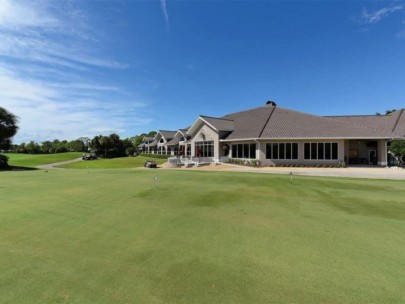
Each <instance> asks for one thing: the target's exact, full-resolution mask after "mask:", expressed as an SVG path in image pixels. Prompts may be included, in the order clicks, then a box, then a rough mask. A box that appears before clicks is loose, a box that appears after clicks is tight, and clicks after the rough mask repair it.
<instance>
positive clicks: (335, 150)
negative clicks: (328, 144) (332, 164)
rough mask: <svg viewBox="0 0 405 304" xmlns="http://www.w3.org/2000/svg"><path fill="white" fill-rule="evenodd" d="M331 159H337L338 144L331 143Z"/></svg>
mask: <svg viewBox="0 0 405 304" xmlns="http://www.w3.org/2000/svg"><path fill="white" fill-rule="evenodd" d="M332 159H338V144H337V143H332Z"/></svg>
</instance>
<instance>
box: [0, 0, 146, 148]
mask: <svg viewBox="0 0 405 304" xmlns="http://www.w3.org/2000/svg"><path fill="white" fill-rule="evenodd" d="M63 4H66V6H64V5H63ZM78 5H80V2H75V1H73V2H72V1H57V2H53V1H48V0H31V1H20V0H0V106H2V107H5V108H7V109H8V110H10V111H11V112H12V113H14V114H15V115H17V116H19V117H20V122H19V127H20V129H19V132H18V133H17V135H16V136H15V138H14V141H15V142H17V143H18V142H23V141H30V140H35V141H37V142H41V141H44V140H52V139H55V138H58V139H75V138H78V137H80V136H90V137H92V136H95V135H97V134H110V133H112V132H114V133H117V134H123V133H126V132H129V131H130V129H131V128H135V127H136V126H139V125H143V124H149V123H151V121H152V119H150V118H148V117H147V116H146V114H145V111H147V104H148V103H147V102H145V101H144V100H142V99H140V98H139V97H138V96H137V95H136V94H135V93H134V92H130V91H127V90H126V89H123V88H121V87H120V86H119V85H115V84H111V83H110V77H109V75H110V74H111V72H112V71H114V70H116V69H125V68H127V67H128V65H127V64H125V63H121V62H118V61H117V60H115V59H113V58H110V57H108V56H103V52H102V49H100V45H102V44H100V43H99V42H98V41H97V39H96V38H94V37H95V35H97V34H96V33H97V32H98V31H100V29H93V28H92V27H91V24H89V23H88V22H87V19H86V15H85V13H83V12H82V11H80V8H77V6H78ZM95 42H96V43H95ZM100 69H101V70H100ZM95 75H96V76H97V77H95ZM103 75H106V76H105V77H103ZM100 79H101V80H100ZM130 135H133V134H130Z"/></svg>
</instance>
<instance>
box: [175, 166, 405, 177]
mask: <svg viewBox="0 0 405 304" xmlns="http://www.w3.org/2000/svg"><path fill="white" fill-rule="evenodd" d="M177 170H178V169H177ZM180 170H209V171H231V172H254V173H273V174H290V173H291V172H292V174H293V175H307V176H335V177H352V178H374V179H399V180H405V169H403V168H397V167H391V168H385V167H348V168H294V167H259V168H255V167H248V166H238V165H232V164H223V165H209V166H202V167H197V168H181V169H180Z"/></svg>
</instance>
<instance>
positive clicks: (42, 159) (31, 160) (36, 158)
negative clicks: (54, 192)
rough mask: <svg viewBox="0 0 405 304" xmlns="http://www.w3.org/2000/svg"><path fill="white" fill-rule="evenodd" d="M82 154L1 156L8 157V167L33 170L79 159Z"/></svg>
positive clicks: (18, 154)
mask: <svg viewBox="0 0 405 304" xmlns="http://www.w3.org/2000/svg"><path fill="white" fill-rule="evenodd" d="M82 154H83V153H82V152H66V153H54V154H24V153H3V155H6V156H8V157H9V161H8V164H9V166H13V167H27V168H35V167H36V166H39V165H45V164H50V163H56V162H62V161H66V160H72V159H76V158H79V157H81V156H82Z"/></svg>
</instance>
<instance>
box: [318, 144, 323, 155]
mask: <svg viewBox="0 0 405 304" xmlns="http://www.w3.org/2000/svg"><path fill="white" fill-rule="evenodd" d="M323 148H324V143H318V159H324V158H323V150H324V149H323Z"/></svg>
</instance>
